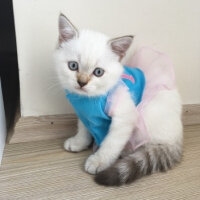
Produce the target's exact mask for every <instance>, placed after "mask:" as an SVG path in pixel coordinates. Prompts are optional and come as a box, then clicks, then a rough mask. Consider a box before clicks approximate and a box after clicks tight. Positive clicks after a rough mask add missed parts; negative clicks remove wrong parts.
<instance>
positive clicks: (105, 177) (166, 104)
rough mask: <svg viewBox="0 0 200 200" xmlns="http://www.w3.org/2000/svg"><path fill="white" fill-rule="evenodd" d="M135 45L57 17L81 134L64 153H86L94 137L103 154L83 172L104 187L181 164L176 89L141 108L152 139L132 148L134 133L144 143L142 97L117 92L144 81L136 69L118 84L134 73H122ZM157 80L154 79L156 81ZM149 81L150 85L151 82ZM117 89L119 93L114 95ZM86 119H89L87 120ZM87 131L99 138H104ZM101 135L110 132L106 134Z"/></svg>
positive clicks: (59, 56)
mask: <svg viewBox="0 0 200 200" xmlns="http://www.w3.org/2000/svg"><path fill="white" fill-rule="evenodd" d="M132 40H133V37H132V36H124V37H120V38H115V39H110V38H108V37H107V36H105V35H104V34H101V33H97V32H93V31H90V30H82V31H80V32H79V31H78V30H77V29H76V28H75V27H74V26H73V25H72V23H71V22H70V21H69V20H68V19H67V18H66V17H65V16H64V15H63V14H61V15H60V16H59V42H58V47H57V49H56V51H55V64H56V71H57V74H58V78H59V80H60V83H61V85H62V87H63V89H64V90H65V91H66V93H67V98H68V99H69V100H70V102H71V103H72V106H73V107H74V109H75V112H76V113H77V115H78V116H79V118H80V119H79V120H78V132H77V134H76V135H75V136H74V137H71V138H69V139H67V140H66V141H65V143H64V148H65V149H66V150H67V151H71V152H79V151H82V150H85V149H87V148H88V146H89V145H90V144H91V143H92V136H93V137H94V139H95V141H96V143H97V145H98V147H99V148H98V149H97V151H96V152H94V153H93V154H92V155H90V156H89V158H88V159H87V160H86V162H85V170H86V171H87V172H88V173H90V174H96V176H95V181H96V182H97V183H99V184H103V185H121V184H124V183H130V182H132V181H134V180H135V179H138V178H140V177H142V176H144V175H148V174H151V173H154V172H158V171H166V170H168V169H169V168H172V167H173V166H174V165H175V164H176V163H178V162H179V161H180V160H181V154H182V123H181V101H180V97H179V94H178V91H177V89H176V88H175V87H174V88H172V89H170V90H169V89H161V90H159V91H158V92H157V93H152V94H154V95H153V96H152V97H151V100H150V101H148V104H147V105H145V106H144V107H143V108H142V109H143V110H142V113H143V114H142V115H143V116H142V118H143V121H144V124H145V128H146V130H147V132H148V137H147V138H148V139H147V140H146V141H145V140H144V141H145V142H143V143H142V142H141V141H140V142H139V143H137V145H136V146H134V145H133V146H134V148H132V147H133V146H131V145H130V144H129V141H130V138H131V137H132V136H133V132H134V131H135V132H138V136H139V137H140V136H142V135H143V136H144V138H145V134H144V132H145V131H144V132H143V131H141V130H142V129H140V128H139V126H138V124H139V121H138V119H139V118H140V113H139V111H138V110H139V109H138V106H137V104H139V102H140V101H141V99H140V95H139V96H138V99H140V100H139V101H138V102H137V103H136V101H134V100H133V99H134V98H136V97H135V96H137V95H136V94H135V95H133V96H134V97H133V96H132V95H131V92H130V91H129V90H127V89H124V87H116V85H118V84H119V85H120V84H124V83H125V82H126V81H129V83H128V84H131V85H132V86H133V87H134V81H135V80H136V83H137V82H138V81H137V76H138V77H140V79H139V80H143V78H144V77H143V72H142V71H140V70H139V69H138V70H136V69H134V68H133V71H134V70H136V71H134V73H133V76H132V75H131V76H130V75H127V74H126V75H125V76H124V79H123V81H121V82H123V83H121V82H119V80H122V75H123V73H124V70H129V69H130V68H128V67H127V68H125V67H123V66H122V64H121V62H120V61H121V59H122V58H123V57H124V56H125V53H126V51H127V50H128V48H129V46H130V45H131V43H132ZM131 73H132V71H131ZM138 74H139V75H138ZM135 75H136V77H134V76H135ZM127 77H128V78H127ZM130 77H132V78H130ZM133 78H136V79H135V80H132V79H133ZM157 78H158V77H154V79H155V80H156V79H157ZM158 79H159V78H158ZM131 81H132V83H131ZM146 81H147V83H148V79H147V80H146ZM161 81H162V80H161ZM144 85H145V81H144V80H143V81H140V82H139V87H140V92H139V93H140V94H142V93H143V90H144V94H143V95H145V91H147V89H148V87H146V86H145V88H144ZM132 86H130V87H132ZM116 88H117V89H116ZM119 88H120V89H119ZM146 88H147V89H146ZM118 89H119V90H120V92H118V91H116V90H118ZM111 91H112V92H111ZM113 91H114V92H113ZM117 94H118V95H117ZM108 97H109V98H111V101H115V103H111V105H109V106H108V107H109V108H108V109H107V111H105V113H104V112H103V114H102V115H104V118H105V120H104V121H103V123H101V122H100V121H98V120H102V119H99V118H95V117H96V116H95V114H96V112H98V111H97V110H98V109H102V108H99V107H102V105H103V109H104V107H107V104H109V103H108V102H109V100H108V99H107V98H108ZM99 98H100V100H99ZM105 99H106V100H105ZM91 101H92V102H93V104H91V107H90V106H88V103H91ZM105 101H106V105H105V104H104V103H105ZM94 102H95V103H96V104H95V103H94ZM102 102H103V103H102ZM142 102H143V100H142ZM113 104H115V105H113ZM94 105H96V106H97V107H96V108H95V107H94ZM139 105H140V104H139ZM105 109H106V108H105ZM84 112H85V113H84ZM99 112H100V111H99ZM94 113H95V114H94ZM82 115H88V119H85V118H84V117H85V116H82ZM93 116H94V118H92V117H93ZM90 117H91V118H90ZM86 118H87V117H86ZM89 120H91V124H92V123H93V122H94V123H97V124H96V126H95V127H91V124H90V123H89V122H90V121H89ZM95 120H96V121H95ZM109 120H110V124H109V123H108V124H107V122H108V121H109ZM88 121H89V122H88ZM99 124H101V126H100V125H99ZM102 126H104V127H102ZM88 130H89V131H90V132H93V130H94V132H95V131H96V132H97V133H98V132H100V135H95V134H96V132H95V133H89V131H88ZM102 130H108V133H104V132H103V131H102ZM101 134H102V135H101ZM135 134H136V133H135ZM98 137H99V138H100V139H99V138H98ZM102 138H103V139H102ZM98 139H99V141H98ZM133 139H134V142H135V141H136V139H137V138H136V137H135V136H134V137H133ZM134 142H133V143H134ZM130 147H131V148H130Z"/></svg>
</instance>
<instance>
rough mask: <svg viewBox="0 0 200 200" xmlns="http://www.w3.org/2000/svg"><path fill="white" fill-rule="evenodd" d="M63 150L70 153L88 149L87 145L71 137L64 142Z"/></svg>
mask: <svg viewBox="0 0 200 200" xmlns="http://www.w3.org/2000/svg"><path fill="white" fill-rule="evenodd" d="M64 148H65V150H67V151H70V152H80V151H83V150H85V149H87V148H88V145H85V144H82V143H81V141H80V139H77V138H76V137H71V138H69V139H67V140H65V142H64Z"/></svg>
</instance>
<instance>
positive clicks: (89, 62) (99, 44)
mask: <svg viewBox="0 0 200 200" xmlns="http://www.w3.org/2000/svg"><path fill="white" fill-rule="evenodd" d="M108 40H109V38H108V37H107V36H105V35H103V34H101V33H96V32H93V31H89V30H83V31H80V33H79V37H78V38H74V39H71V40H70V41H68V42H64V43H62V44H61V46H60V47H59V48H57V49H56V51H55V55H54V57H55V64H56V71H57V74H58V78H59V80H60V82H61V84H62V87H63V88H64V89H68V90H70V91H71V92H75V93H77V94H82V95H88V96H96V95H101V94H105V93H106V92H107V91H108V90H109V89H110V88H111V87H112V86H114V85H115V83H116V82H117V80H118V79H119V77H120V75H121V73H122V71H123V69H122V66H121V64H120V63H119V62H118V59H119V58H118V56H117V55H116V54H114V53H113V52H112V50H111V48H110V47H109V45H108ZM68 61H77V62H78V63H79V67H80V72H81V73H84V74H87V75H88V76H90V75H91V74H92V72H93V71H94V69H95V68H97V67H100V68H103V69H104V70H105V73H104V75H103V76H102V77H95V76H94V75H92V76H91V80H90V81H89V82H88V84H87V85H86V86H84V91H81V90H78V89H77V87H79V85H78V83H77V78H76V72H74V71H71V70H70V69H69V68H68V66H67V62H68Z"/></svg>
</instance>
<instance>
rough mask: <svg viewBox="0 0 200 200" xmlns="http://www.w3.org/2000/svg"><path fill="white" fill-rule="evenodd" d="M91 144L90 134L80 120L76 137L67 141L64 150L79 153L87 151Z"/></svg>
mask: <svg viewBox="0 0 200 200" xmlns="http://www.w3.org/2000/svg"><path fill="white" fill-rule="evenodd" d="M91 142H92V137H91V135H90V133H88V131H87V129H86V128H85V126H84V125H83V123H82V122H81V121H80V120H78V133H77V134H76V135H75V136H73V137H71V138H69V139H67V140H65V143H64V148H65V149H66V150H67V151H72V152H79V151H82V150H85V149H87V148H88V146H89V145H90V143H91Z"/></svg>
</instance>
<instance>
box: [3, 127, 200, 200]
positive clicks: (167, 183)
mask: <svg viewBox="0 0 200 200" xmlns="http://www.w3.org/2000/svg"><path fill="white" fill-rule="evenodd" d="M199 132H200V125H192V126H187V127H185V128H184V136H185V137H184V156H183V160H182V162H181V163H180V164H179V165H177V166H176V167H175V168H174V169H172V170H169V171H168V172H167V173H156V174H154V175H151V176H146V177H144V178H142V179H140V180H138V181H136V182H134V183H132V184H128V185H125V186H123V187H102V186H99V185H97V184H95V183H94V181H93V176H91V175H89V174H87V173H86V172H85V171H84V170H83V166H84V162H85V159H86V158H87V157H88V155H89V154H90V153H91V151H83V152H80V153H69V152H66V151H64V149H63V142H64V140H63V139H57V140H46V141H38V142H27V143H18V144H7V145H6V147H5V153H4V157H3V162H2V167H1V169H0V170H1V171H0V172H1V173H0V188H1V189H0V199H1V200H27V199H28V200H47V199H49V200H80V199H81V200H88V199H89V200H101V199H102V200H118V199H120V200H147V199H148V200H198V199H199V197H200V178H199V177H200V156H199V154H200V148H199V144H200V134H199Z"/></svg>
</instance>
